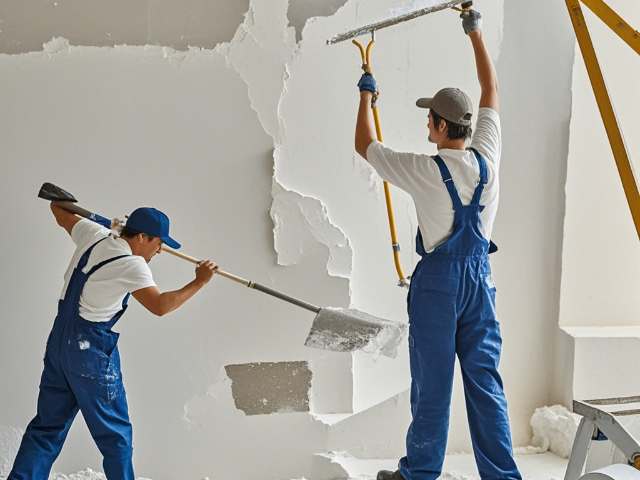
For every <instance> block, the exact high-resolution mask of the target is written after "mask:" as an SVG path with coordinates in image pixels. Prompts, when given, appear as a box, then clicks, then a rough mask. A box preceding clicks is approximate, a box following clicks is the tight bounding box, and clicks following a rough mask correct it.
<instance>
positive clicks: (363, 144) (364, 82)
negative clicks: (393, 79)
mask: <svg viewBox="0 0 640 480" xmlns="http://www.w3.org/2000/svg"><path fill="white" fill-rule="evenodd" d="M358 88H359V89H360V105H359V106H358V118H357V120H356V140H355V147H356V152H358V153H359V154H360V155H361V156H362V158H364V159H365V160H366V159H367V149H368V148H369V145H371V143H372V142H373V141H374V140H375V139H376V138H377V137H376V126H375V122H374V120H373V112H372V110H371V98H372V97H373V95H377V94H378V85H377V84H376V81H375V79H374V78H373V75H371V73H365V74H364V75H362V78H360V81H359V82H358Z"/></svg>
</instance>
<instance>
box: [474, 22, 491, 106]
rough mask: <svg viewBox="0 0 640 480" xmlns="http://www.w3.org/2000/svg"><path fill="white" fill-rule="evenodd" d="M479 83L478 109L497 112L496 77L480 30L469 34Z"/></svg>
mask: <svg viewBox="0 0 640 480" xmlns="http://www.w3.org/2000/svg"><path fill="white" fill-rule="evenodd" d="M469 38H470V39H471V45H472V46H473V52H474V55H475V59H476V69H477V72H478V82H479V83H480V91H481V94H480V107H490V108H493V109H494V110H496V111H497V110H498V76H497V75H496V70H495V68H494V66H493V61H492V60H491V57H490V56H489V52H488V51H487V47H486V46H485V44H484V40H483V38H482V30H474V31H472V32H469Z"/></svg>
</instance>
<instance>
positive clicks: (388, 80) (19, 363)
mask: <svg viewBox="0 0 640 480" xmlns="http://www.w3.org/2000/svg"><path fill="white" fill-rule="evenodd" d="M542 3H543V4H544V5H542V4H541V5H540V8H535V9H531V8H530V6H529V2H526V1H524V0H511V1H509V2H504V3H503V2H502V1H495V2H486V3H484V4H482V5H477V8H478V9H479V10H481V11H482V13H483V15H484V18H485V24H484V29H485V32H486V38H487V43H488V46H489V50H490V53H491V55H492V56H493V58H494V60H495V61H496V65H497V70H498V75H499V79H500V88H501V117H502V124H503V137H504V148H503V159H502V177H501V184H502V193H501V198H502V200H501V207H500V211H499V215H498V220H497V222H496V226H495V229H494V240H495V241H496V243H498V244H499V246H500V252H499V253H498V254H497V255H495V258H494V259H493V265H494V273H495V277H496V283H497V286H498V291H499V294H498V312H499V317H500V320H501V323H502V332H503V337H504V354H503V363H502V367H501V371H502V374H503V378H504V381H505V385H506V390H507V395H508V399H509V405H510V413H511V416H512V426H513V435H514V440H515V443H516V444H518V445H522V444H526V443H528V441H529V434H530V432H529V427H528V422H529V418H530V417H531V414H532V413H533V410H534V409H535V408H536V407H539V406H542V405H545V404H546V403H547V400H548V398H549V395H550V389H551V380H550V378H551V370H552V365H551V364H550V361H549V359H550V358H551V355H552V347H551V345H552V339H553V333H554V331H555V328H556V325H557V322H558V304H559V284H560V268H559V266H560V250H561V240H562V225H563V223H562V218H563V214H564V192H563V185H564V178H565V174H566V157H567V145H568V125H569V113H570V101H571V96H570V78H571V77H570V76H571V65H572V58H573V37H572V35H573V34H572V32H571V26H570V22H569V19H568V15H567V13H566V11H565V9H564V5H558V2H555V1H551V0H544V1H543V2H542ZM287 5H288V4H287V1H286V0H269V1H268V2H264V1H260V2H258V1H253V2H252V4H251V9H250V11H249V13H248V14H247V16H246V18H245V22H244V24H243V25H242V26H240V28H239V29H238V31H237V33H236V36H235V38H234V40H233V41H232V42H230V43H227V44H221V45H219V46H218V48H217V49H216V50H198V49H194V50H191V51H189V52H175V51H173V50H171V49H163V48H162V47H126V46H119V47H116V48H109V47H103V48H97V47H75V46H72V47H67V46H66V45H64V44H62V45H59V44H58V43H53V44H49V45H48V47H47V48H46V49H45V51H44V52H34V53H29V54H24V55H0V72H1V75H0V108H1V110H2V115H1V117H0V131H1V132H2V133H1V135H2V136H1V141H0V159H1V161H2V172H3V175H2V180H1V181H2V189H3V194H2V195H3V199H4V200H5V202H4V204H3V206H2V208H0V221H1V222H2V224H3V225H5V235H4V236H3V240H2V246H3V252H4V253H3V263H4V265H3V266H4V268H3V269H2V271H1V273H0V287H2V288H0V292H1V293H0V298H1V300H0V302H1V305H2V325H3V327H2V335H1V336H0V347H1V348H0V378H1V379H2V385H3V388H2V389H0V405H2V408H0V426H3V427H6V428H9V429H20V428H24V426H26V424H27V422H28V421H29V419H30V418H31V417H32V416H33V414H34V412H35V400H36V394H37V384H38V378H39V375H40V370H41V362H40V359H41V357H42V351H43V349H44V342H45V339H46V336H47V334H48V331H49V328H50V326H51V322H52V320H53V316H54V313H55V312H54V306H55V300H56V298H57V295H58V293H59V290H60V288H61V279H62V273H63V271H64V268H65V267H66V263H67V261H68V259H69V257H70V255H71V252H72V245H71V242H70V241H69V239H68V238H67V237H66V235H65V234H64V232H63V231H62V230H60V229H59V228H57V227H56V225H55V223H54V221H53V219H52V217H51V215H50V213H49V211H48V208H47V205H46V204H45V203H44V202H43V201H42V200H39V199H37V198H36V193H37V189H38V188H39V186H40V184H41V183H42V182H44V181H51V182H54V183H56V184H59V185H60V186H62V187H64V188H67V189H68V190H70V191H72V192H73V193H74V194H75V195H76V196H77V197H78V198H79V199H80V201H81V203H82V204H83V205H84V206H85V207H87V208H91V209H94V210H96V211H98V212H99V213H101V214H103V215H105V216H122V215H124V214H126V213H128V212H130V211H131V210H132V209H134V208H135V207H137V206H140V205H153V206H156V207H158V208H160V209H162V210H164V211H166V212H167V213H168V214H169V216H170V218H171V219H172V232H173V233H174V234H175V237H176V238H177V239H178V240H179V241H181V242H182V243H183V245H184V251H185V252H187V253H190V254H192V255H195V256H199V257H205V256H207V257H211V258H212V259H213V260H215V261H216V262H218V263H219V264H220V265H221V266H222V267H223V268H225V269H226V270H228V271H230V272H232V273H236V274H238V275H241V276H244V277H246V278H250V279H252V280H255V281H258V282H260V283H263V284H265V285H267V286H270V287H273V288H276V289H278V290H281V291H283V292H286V293H289V294H291V295H294V296H298V297H300V298H302V299H305V300H307V301H309V302H312V303H315V304H317V305H322V306H324V305H332V306H351V307H355V308H359V309H362V310H365V311H368V312H370V313H373V314H375V315H378V316H381V317H386V318H392V319H397V320H403V319H405V318H406V313H405V310H406V309H405V298H404V297H405V292H404V291H403V290H402V289H400V288H398V287H396V286H395V272H394V270H393V264H392V257H391V253H390V248H389V239H388V225H387V220H386V214H385V213H384V195H383V193H382V191H381V188H380V185H379V181H378V179H377V177H376V176H375V175H374V174H373V173H372V171H371V170H370V168H369V167H368V165H367V164H366V163H365V162H363V161H362V159H360V158H358V157H357V155H356V154H355V153H354V151H353V147H352V139H353V131H354V124H355V116H356V108H357V101H358V94H357V89H356V87H355V83H356V82H357V79H358V77H359V75H360V70H359V65H360V58H359V54H358V51H357V49H356V48H355V47H354V46H353V45H351V44H350V43H349V42H344V43H341V44H338V45H335V46H331V47H329V46H326V45H325V41H326V39H328V38H330V37H332V36H334V35H335V34H337V33H341V32H344V31H347V30H350V29H353V28H356V27H357V26H361V25H364V24H368V23H372V22H374V21H377V20H380V19H381V18H385V17H387V16H388V15H389V11H390V10H391V8H393V7H397V6H398V5H397V2H392V1H390V0H389V1H379V2H371V1H364V0H350V1H348V2H347V3H346V4H345V6H344V7H342V8H340V9H338V10H337V11H336V12H335V14H333V15H332V16H328V17H319V18H315V19H313V20H311V21H309V22H307V25H306V28H305V30H304V31H303V32H302V41H301V42H300V43H296V41H295V39H296V32H295V31H294V29H293V28H291V27H289V28H288V27H287V25H288V21H287V17H286V15H287ZM413 6H415V2H414V4H413ZM481 7H482V8H481ZM362 40H363V41H367V40H368V39H366V38H363V39H362ZM372 60H373V68H374V72H375V73H376V76H377V78H378V81H379V83H380V88H381V90H382V97H381V100H380V105H379V106H380V113H381V118H382V126H383V133H384V136H385V140H386V141H387V143H389V144H390V145H392V146H394V147H396V148H400V149H408V150H420V151H426V152H430V153H432V152H434V148H433V146H432V145H429V144H428V143H427V142H426V116H425V112H423V111H420V110H418V109H416V108H414V107H413V104H414V101H415V99H416V98H418V97H419V96H423V95H425V94H429V93H433V92H435V91H436V90H438V89H439V88H442V87H444V86H448V85H455V86H458V87H460V88H462V89H464V90H467V91H468V92H469V93H470V95H471V96H472V98H473V99H474V100H475V101H476V102H477V100H478V94H479V89H478V86H477V84H476V78H475V67H474V62H473V58H472V51H471V47H470V45H469V42H468V40H467V38H466V37H465V36H464V35H463V33H462V31H461V28H460V20H459V19H458V18H457V15H456V14H454V13H452V12H440V13H438V14H433V15H431V16H428V17H424V18H422V19H419V20H414V21H412V22H410V23H407V24H405V25H403V26H401V27H397V28H394V29H388V30H384V31H381V32H379V34H378V36H377V42H376V44H375V46H374V48H373V51H372ZM393 196H394V204H395V209H396V221H397V227H398V232H399V237H400V241H401V244H402V247H403V252H402V262H403V268H404V269H405V273H407V274H409V273H410V272H411V270H412V268H413V264H414V263H415V262H416V261H417V258H416V255H415V254H413V253H412V250H413V247H414V245H413V236H414V234H415V231H414V230H415V227H416V222H415V213H414V211H413V207H412V206H411V204H410V201H409V199H408V198H407V196H406V195H404V194H402V193H401V192H398V191H396V190H394V191H393ZM16 227H18V228H16ZM565 228H566V227H565ZM152 269H153V271H154V276H155V278H156V281H157V282H158V284H159V286H160V287H161V288H162V289H172V288H177V287H179V286H181V285H183V284H184V283H185V282H187V281H188V280H189V279H190V278H191V276H192V268H191V266H189V265H188V264H186V263H183V262H181V261H179V260H177V259H175V258H172V257H168V256H167V255H162V256H160V257H159V258H156V259H155V260H154V261H153V263H152ZM132 304H133V305H132V308H131V309H130V311H129V312H128V313H127V316H126V317H125V318H124V319H123V321H122V323H121V324H119V325H120V326H119V329H120V331H121V332H122V334H123V335H122V337H121V355H122V358H123V364H124V367H123V369H124V378H125V385H126V387H127V391H128V396H129V403H130V410H131V417H132V421H133V423H134V429H135V442H136V445H135V446H136V450H135V451H136V453H135V462H136V467H137V473H138V475H140V476H145V477H150V478H154V479H156V480H159V479H165V478H166V479H174V478H202V477H204V476H209V477H216V476H220V475H222V476H226V477H228V478H238V479H245V478H246V479H249V478H251V479H257V478H265V479H287V478H300V477H302V476H306V478H332V477H331V475H334V473H335V472H333V471H332V470H331V468H330V467H329V466H328V462H326V463H322V461H321V460H319V459H316V458H314V457H313V454H315V453H322V452H323V451H324V450H323V449H325V448H326V445H325V444H323V441H324V439H325V437H324V436H323V435H324V431H323V427H322V426H321V425H319V424H317V422H314V421H313V420H312V419H311V418H310V417H309V415H307V414H305V413H295V414H276V415H268V416H256V417H245V416H244V414H243V413H241V412H239V411H237V410H236V409H235V407H234V405H233V400H232V398H231V392H230V387H229V380H228V379H227V378H226V376H225V375H224V370H223V367H224V366H225V365H228V364H236V363H250V362H274V361H301V360H302V361H304V360H307V361H309V362H310V365H312V368H313V366H314V365H315V366H316V368H318V369H319V370H322V367H321V365H330V367H327V368H333V369H336V371H337V372H339V373H337V374H336V377H340V379H341V380H340V381H341V382H342V381H344V369H349V368H352V376H353V378H352V380H353V382H354V384H353V389H352V390H348V391H347V393H348V394H349V395H351V394H352V392H353V398H352V399H351V400H352V401H351V404H352V407H353V408H354V409H355V410H360V409H364V408H366V407H367V406H369V405H371V404H373V403H376V402H379V401H381V400H383V399H384V398H387V397H390V396H392V395H394V394H396V393H399V392H401V391H403V390H404V389H406V388H408V381H409V379H408V371H407V370H408V369H407V356H406V352H405V353H401V354H400V355H399V356H398V359H397V360H396V361H391V360H387V359H378V360H375V361H374V360H372V359H371V358H362V357H360V356H354V358H353V359H352V358H351V357H350V356H348V355H345V356H344V360H340V361H335V358H336V357H335V355H340V354H326V353H324V352H321V351H314V350H311V349H307V348H305V347H304V346H303V342H304V338H305V336H306V333H307V332H308V329H309V326H310V324H311V321H312V319H313V315H312V314H310V313H308V312H305V311H303V310H300V309H297V308H296V307H293V306H289V305H287V304H284V303H281V302H278V301H276V300H274V299H270V298H268V297H266V296H264V295H262V294H260V293H259V292H252V291H249V290H247V289H242V288H241V287H239V286H238V285H237V284H235V283H232V282H229V281H227V280H225V279H223V278H216V279H215V280H214V281H213V282H212V284H211V285H210V286H208V287H207V289H206V290H205V291H203V292H201V293H200V294H199V295H198V296H197V297H196V298H195V299H193V300H192V301H191V302H189V303H188V304H187V305H186V306H185V307H183V308H182V309H180V310H179V311H177V312H175V313H173V314H171V315H170V316H168V317H165V318H163V319H157V318H154V317H153V316H151V315H150V314H148V313H147V312H145V311H144V310H143V309H142V308H140V306H139V305H136V304H135V302H132ZM327 355H331V357H330V358H329V359H328V360H327V361H326V362H324V363H323V357H326V356H327ZM351 365H353V367H351ZM323 375H324V377H323V378H324V381H323V384H325V385H327V384H329V382H327V381H326V379H327V374H326V371H324V372H323ZM456 385H457V386H456V392H455V398H454V409H455V412H454V415H453V423H452V433H451V438H450V443H449V448H450V449H451V450H462V449H465V450H469V443H468V435H467V433H466V427H465V420H464V416H463V401H462V393H461V391H460V388H459V384H456ZM342 392H343V391H342V390H341V389H340V388H338V387H336V391H335V395H339V394H340V393H342ZM324 395H325V396H326V394H324ZM336 403H340V404H342V403H344V402H336ZM347 403H348V402H347ZM12 431H13V430H12ZM247 455H250V456H251V457H252V458H253V461H252V462H247ZM87 466H91V467H92V468H94V469H99V468H100V462H99V456H98V454H97V452H96V451H95V447H93V445H92V444H91V442H90V441H89V440H88V436H87V433H86V429H85V428H84V426H83V425H82V423H81V422H77V424H76V425H75V426H74V430H73V431H72V434H71V437H70V439H69V444H68V445H67V448H65V450H64V451H63V454H62V456H61V458H60V460H59V462H58V464H57V465H56V469H57V470H58V471H64V472H67V473H68V472H70V471H75V470H79V469H82V468H85V467H87Z"/></svg>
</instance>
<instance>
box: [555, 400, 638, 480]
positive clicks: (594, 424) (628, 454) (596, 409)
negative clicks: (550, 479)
mask: <svg viewBox="0 0 640 480" xmlns="http://www.w3.org/2000/svg"><path fill="white" fill-rule="evenodd" d="M573 411H574V413H577V414H578V415H582V420H581V421H580V425H579V426H578V431H577V432H576V438H575V440H574V442H573V448H572V450H571V456H570V457H569V464H568V465H567V471H566V473H565V476H564V480H578V478H580V477H581V476H582V472H583V470H584V467H585V461H586V460H587V453H588V452H589V447H590V445H591V443H592V442H594V441H603V440H610V441H611V443H613V445H615V446H616V447H617V448H618V449H619V450H620V451H621V452H622V454H624V456H625V458H626V459H627V462H628V466H625V465H615V466H611V467H612V468H609V467H607V469H608V471H605V470H607V469H602V470H598V471H596V472H593V473H592V474H589V473H588V472H586V473H587V475H585V476H584V477H583V478H584V480H587V479H586V478H585V477H587V476H588V477H589V478H591V477H593V476H594V475H593V474H595V473H597V472H601V473H598V475H599V477H598V475H596V477H598V478H618V479H620V478H631V477H633V478H635V477H636V475H637V477H638V478H640V443H639V442H638V440H637V439H636V438H634V436H633V435H632V434H631V433H629V432H628V431H627V429H626V428H625V427H624V426H623V425H622V424H621V423H620V421H619V419H621V418H622V417H629V416H633V415H639V416H640V396H632V397H617V398H604V399H598V400H583V401H580V400H574V401H573Z"/></svg>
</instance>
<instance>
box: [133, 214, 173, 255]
mask: <svg viewBox="0 0 640 480" xmlns="http://www.w3.org/2000/svg"><path fill="white" fill-rule="evenodd" d="M127 227H129V228H130V229H131V230H135V231H136V232H142V233H146V234H147V235H151V236H153V237H160V240H162V241H163V242H164V243H166V244H167V245H169V246H170V247H171V248H180V244H179V243H178V242H176V241H175V240H174V239H173V238H171V237H170V236H169V217H167V216H166V215H165V214H164V213H162V212H161V211H160V210H156V209H155V208H151V207H141V208H137V209H135V210H134V211H133V213H132V214H131V215H129V218H127Z"/></svg>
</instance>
